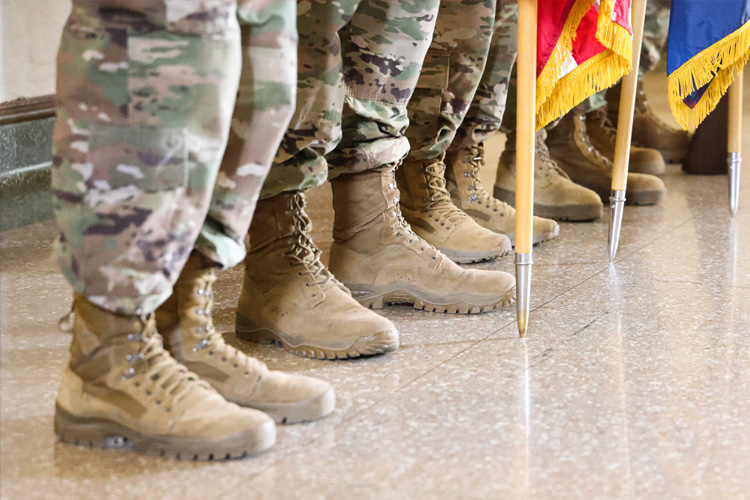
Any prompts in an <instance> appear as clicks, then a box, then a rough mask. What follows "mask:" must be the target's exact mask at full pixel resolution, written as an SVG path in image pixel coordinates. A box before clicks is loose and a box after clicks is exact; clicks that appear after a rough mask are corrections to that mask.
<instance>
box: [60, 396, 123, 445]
mask: <svg viewBox="0 0 750 500" xmlns="http://www.w3.org/2000/svg"><path fill="white" fill-rule="evenodd" d="M108 424H109V423H108V422H106V421H102V420H98V419H97V420H94V419H82V418H80V417H75V416H73V415H71V414H70V413H68V412H67V411H65V410H63V409H62V408H61V407H60V406H59V405H55V434H56V435H57V436H59V438H60V440H61V441H63V442H65V443H71V444H76V445H79V446H88V447H89V448H130V447H132V443H131V442H130V440H129V439H128V438H127V437H126V436H124V435H123V433H122V432H119V429H115V427H117V426H116V425H108Z"/></svg>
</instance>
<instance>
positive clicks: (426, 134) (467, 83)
mask: <svg viewBox="0 0 750 500" xmlns="http://www.w3.org/2000/svg"><path fill="white" fill-rule="evenodd" d="M496 2H497V0H488V1H485V0H443V1H442V2H441V4H440V14H439V15H438V20H437V25H436V27H435V36H434V38H433V41H432V45H431V46H430V51H429V53H428V55H427V58H426V61H425V64H424V67H423V69H422V77H421V78H420V80H419V83H418V85H417V89H416V91H415V92H414V97H413V98H412V100H411V101H410V102H409V120H410V123H411V125H410V126H409V129H408V130H407V132H406V135H407V137H408V138H409V142H410V143H411V146H412V150H411V153H410V155H409V157H410V158H412V159H415V160H422V159H429V158H436V157H438V156H440V155H441V154H442V153H444V152H445V151H446V150H447V149H448V147H449V146H450V145H451V143H452V142H453V140H454V137H456V133H457V131H458V130H459V127H460V126H461V123H462V122H463V121H464V117H465V116H466V114H467V112H469V108H470V106H471V104H472V100H473V99H474V98H475V93H476V92H477V88H478V87H479V85H480V80H481V79H482V74H483V72H484V71H485V65H486V64H487V54H488V52H489V50H490V42H491V39H492V32H493V27H494V24H495V23H494V19H495V6H496Z"/></svg>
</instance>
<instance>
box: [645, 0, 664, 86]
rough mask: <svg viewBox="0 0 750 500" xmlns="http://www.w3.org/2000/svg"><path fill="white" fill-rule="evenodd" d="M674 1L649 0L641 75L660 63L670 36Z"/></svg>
mask: <svg viewBox="0 0 750 500" xmlns="http://www.w3.org/2000/svg"><path fill="white" fill-rule="evenodd" d="M671 4H672V0H648V2H647V3H646V24H645V25H644V26H643V46H642V48H641V65H640V74H641V76H643V75H645V74H646V73H648V72H649V71H652V70H653V69H654V68H655V67H656V65H657V64H659V61H660V60H661V54H662V52H663V51H664V47H665V45H666V43H667V35H668V34H669V10H670V6H671Z"/></svg>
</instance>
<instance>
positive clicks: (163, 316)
mask: <svg viewBox="0 0 750 500" xmlns="http://www.w3.org/2000/svg"><path fill="white" fill-rule="evenodd" d="M215 281H216V275H215V273H214V268H213V266H212V265H211V263H210V262H208V261H207V260H205V259H204V258H203V257H202V256H201V254H199V253H198V252H193V253H192V254H191V255H190V258H189V259H188V261H187V263H186V264H185V267H184V269H183V270H182V273H181V274H180V278H179V279H178V280H177V283H176V284H175V288H174V293H173V294H172V297H170V298H169V300H168V301H167V302H165V303H164V304H163V305H162V306H161V307H160V308H159V309H157V311H156V325H157V327H158V329H159V331H160V332H162V336H163V337H164V344H165V346H166V348H167V350H169V352H170V353H171V354H172V356H174V358H175V359H177V360H178V361H180V362H181V363H183V364H184V365H185V366H186V367H187V368H188V369H190V371H192V372H194V373H197V374H198V375H199V376H200V377H201V379H203V380H205V381H206V382H208V383H209V384H211V386H212V387H213V388H214V389H216V391H217V392H218V393H219V394H221V395H222V396H224V398H225V399H227V400H228V401H232V402H233V403H237V404H238V405H240V406H247V407H249V408H255V409H256V410H261V411H263V412H265V413H267V414H268V415H270V416H271V417H273V419H274V420H276V422H278V423H282V424H287V423H288V424H292V423H296V422H302V421H306V420H315V419H317V418H320V417H324V416H326V415H328V414H329V413H331V412H332V411H333V410H334V408H335V406H336V396H335V394H334V391H333V388H332V387H331V386H330V385H329V384H328V383H327V382H324V381H322V380H318V379H315V378H311V377H303V376H300V375H287V374H285V373H282V372H277V371H271V370H269V369H268V368H267V367H266V365H265V364H264V363H261V362H260V361H258V360H257V359H254V358H251V357H249V356H247V355H246V354H244V353H243V352H241V351H239V350H237V349H235V348H234V347H232V346H230V345H227V344H226V343H225V342H224V337H223V336H222V335H221V333H219V332H217V331H216V328H215V327H214V324H213V319H212V314H211V312H212V310H213V297H214V294H213V284H214V282H215Z"/></svg>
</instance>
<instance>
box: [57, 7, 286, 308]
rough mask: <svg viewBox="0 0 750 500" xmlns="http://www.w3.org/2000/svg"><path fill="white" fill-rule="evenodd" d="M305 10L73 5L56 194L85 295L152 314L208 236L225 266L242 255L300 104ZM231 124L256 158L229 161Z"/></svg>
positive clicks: (64, 263)
mask: <svg viewBox="0 0 750 500" xmlns="http://www.w3.org/2000/svg"><path fill="white" fill-rule="evenodd" d="M238 4H239V6H238ZM294 8H295V3H294V2H293V0H240V1H239V2H238V1H237V0H74V2H73V10H72V13H71V15H70V18H69V20H68V23H67V25H66V27H65V29H64V32H63V38H62V42H61V46H60V51H59V54H58V88H57V97H58V120H57V125H56V128H55V133H54V141H53V144H54V145H53V149H54V165H53V168H52V190H53V196H54V205H55V213H56V218H57V223H58V226H59V229H60V237H59V240H58V243H57V245H56V253H57V257H58V260H59V263H60V265H61V267H62V270H63V273H64V275H65V277H66V278H67V279H68V280H69V281H70V282H71V284H72V285H73V287H74V288H75V290H76V291H78V292H79V293H81V294H83V295H85V296H86V297H87V298H88V299H89V300H91V301H92V302H94V303H95V304H97V305H99V306H101V307H103V308H105V309H108V310H111V311H114V312H119V313H123V314H142V315H143V314H148V313H150V312H152V311H153V310H155V309H156V308H157V307H158V306H159V305H160V304H161V303H162V302H163V301H164V300H166V299H167V298H168V297H169V296H170V295H171V292H172V285H173V283H174V282H175V280H176V279H177V277H178V276H179V273H180V271H181V270H182V267H183V266H184V263H185V261H186V259H187V257H188V256H189V254H190V252H191V251H192V249H193V247H194V244H196V240H197V242H198V243H197V248H198V249H199V250H200V251H201V252H203V253H205V254H206V255H207V256H209V257H210V258H212V259H213V260H214V261H215V262H216V263H217V264H218V265H223V266H225V267H226V266H231V265H234V264H236V263H237V262H239V261H240V260H241V259H242V258H243V257H244V253H245V248H244V243H243V238H244V236H245V233H246V231H247V228H248V227H249V224H250V219H251V217H252V212H253V208H254V205H255V200H256V199H257V195H258V191H259V189H260V186H261V184H262V182H263V178H264V176H265V174H266V171H267V169H268V165H269V162H270V159H271V157H272V155H273V153H274V152H275V149H276V146H277V144H278V141H279V139H280V137H281V134H282V132H283V130H285V127H286V124H287V122H288V120H289V118H290V117H291V112H292V110H293V106H294V92H295V85H294V83H295V82H294V76H295V72H294V68H295V63H296V59H295V55H296V51H295V41H296V33H295V22H296V19H295V17H294ZM238 15H239V16H240V21H241V24H242V26H243V30H242V33H241V31H240V27H239V25H240V23H238V18H237V16H238ZM243 42H244V43H243ZM243 45H244V49H245V50H244V51H243V50H242V49H243ZM243 58H244V63H245V68H244V70H243V72H242V80H243V83H242V85H241V86H240V95H239V101H238V107H237V111H236V113H235V116H234V120H232V111H233V107H234V104H235V100H236V98H237V89H238V85H239V80H240V67H241V65H242V60H243ZM268 65H271V67H272V68H274V70H273V71H271V70H269V69H268V68H267V66H268ZM261 66H262V67H261ZM266 120H271V122H268V123H261V122H265V121H266ZM230 122H231V130H232V137H233V141H235V142H247V141H251V140H252V142H253V144H254V145H255V147H256V148H257V151H255V152H253V154H250V153H246V154H245V156H242V157H239V158H238V157H233V156H231V155H229V156H228V161H226V162H225V163H224V164H223V165H222V161H221V160H222V157H223V155H224V151H225V146H226V141H227V139H228V136H229V132H230ZM220 166H221V171H220ZM217 177H218V181H217ZM207 214H208V218H207V217H206V216H207Z"/></svg>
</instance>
